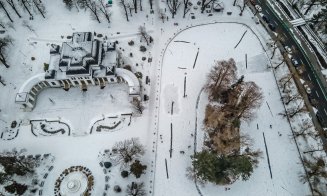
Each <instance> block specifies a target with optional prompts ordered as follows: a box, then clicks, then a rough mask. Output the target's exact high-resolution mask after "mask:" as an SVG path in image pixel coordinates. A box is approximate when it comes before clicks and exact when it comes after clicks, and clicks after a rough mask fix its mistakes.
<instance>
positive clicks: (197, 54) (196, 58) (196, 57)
mask: <svg viewBox="0 0 327 196" xmlns="http://www.w3.org/2000/svg"><path fill="white" fill-rule="evenodd" d="M199 52H200V48H198V52H197V53H196V56H195V60H194V64H193V69H194V68H195V64H196V61H197V60H198V56H199Z"/></svg>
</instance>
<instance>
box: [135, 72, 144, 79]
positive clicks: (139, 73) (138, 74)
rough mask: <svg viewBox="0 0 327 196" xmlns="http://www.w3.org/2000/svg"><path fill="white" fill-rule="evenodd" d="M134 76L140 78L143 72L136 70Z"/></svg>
mask: <svg viewBox="0 0 327 196" xmlns="http://www.w3.org/2000/svg"><path fill="white" fill-rule="evenodd" d="M135 76H136V77H137V78H139V79H142V77H143V74H142V73H141V72H136V73H135Z"/></svg>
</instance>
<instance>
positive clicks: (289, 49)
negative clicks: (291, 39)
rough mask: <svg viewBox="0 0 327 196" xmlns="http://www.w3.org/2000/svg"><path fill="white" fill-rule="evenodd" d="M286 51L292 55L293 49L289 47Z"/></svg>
mask: <svg viewBox="0 0 327 196" xmlns="http://www.w3.org/2000/svg"><path fill="white" fill-rule="evenodd" d="M285 50H286V51H287V52H288V53H289V54H292V49H291V48H290V47H289V46H285Z"/></svg>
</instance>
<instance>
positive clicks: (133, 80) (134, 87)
mask: <svg viewBox="0 0 327 196" xmlns="http://www.w3.org/2000/svg"><path fill="white" fill-rule="evenodd" d="M116 74H117V76H120V77H122V78H124V80H125V81H126V82H127V83H128V86H129V87H130V88H129V94H131V95H139V94H140V82H139V80H138V79H137V77H136V76H135V75H134V74H133V73H132V72H130V71H129V70H127V69H123V68H117V69H116Z"/></svg>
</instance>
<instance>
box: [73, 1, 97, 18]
mask: <svg viewBox="0 0 327 196" xmlns="http://www.w3.org/2000/svg"><path fill="white" fill-rule="evenodd" d="M77 4H78V6H80V7H81V8H85V9H88V10H90V11H91V12H92V14H93V16H94V18H95V19H96V20H97V21H98V22H99V23H101V21H100V18H99V13H98V10H99V6H98V4H97V3H96V2H95V1H93V0H77Z"/></svg>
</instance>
